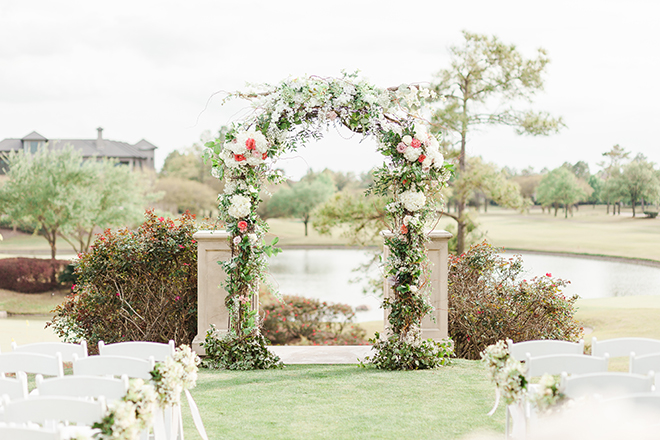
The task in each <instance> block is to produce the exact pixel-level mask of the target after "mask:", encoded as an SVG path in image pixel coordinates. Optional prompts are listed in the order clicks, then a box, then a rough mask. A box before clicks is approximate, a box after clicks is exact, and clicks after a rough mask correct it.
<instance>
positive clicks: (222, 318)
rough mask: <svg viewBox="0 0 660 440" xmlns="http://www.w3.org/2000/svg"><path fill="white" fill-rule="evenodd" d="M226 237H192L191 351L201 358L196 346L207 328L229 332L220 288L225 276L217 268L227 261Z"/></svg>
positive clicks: (198, 234) (209, 234)
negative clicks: (193, 298) (193, 325)
mask: <svg viewBox="0 0 660 440" xmlns="http://www.w3.org/2000/svg"><path fill="white" fill-rule="evenodd" d="M228 237H229V233H227V232H226V231H198V232H196V233H195V234H194V235H193V238H194V239H195V240H197V336H195V339H194V340H193V350H195V352H197V353H198V354H204V348H203V347H202V346H201V345H200V343H202V342H204V339H205V338H206V331H207V330H208V329H209V327H210V326H211V324H215V327H216V328H217V329H218V330H219V331H220V332H227V331H229V311H228V310H227V307H226V306H225V297H226V296H227V291H226V290H225V289H224V288H223V287H222V285H223V283H224V281H225V278H226V274H225V271H224V270H222V268H221V267H220V265H219V264H218V261H227V260H229V259H230V258H231V249H230V248H229V242H228Z"/></svg>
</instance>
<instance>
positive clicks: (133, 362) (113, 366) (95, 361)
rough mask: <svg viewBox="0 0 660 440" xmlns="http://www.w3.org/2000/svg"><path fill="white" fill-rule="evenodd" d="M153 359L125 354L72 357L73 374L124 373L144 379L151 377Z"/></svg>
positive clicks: (114, 374)
mask: <svg viewBox="0 0 660 440" xmlns="http://www.w3.org/2000/svg"><path fill="white" fill-rule="evenodd" d="M154 365H155V362H154V359H153V357H150V358H149V359H148V360H145V359H137V358H132V357H127V356H88V357H85V358H80V359H78V357H77V356H75V355H74V357H73V375H74V376H80V375H83V376H117V377H120V376H122V375H126V376H128V377H135V378H140V379H144V380H149V379H151V374H150V373H151V371H152V370H153V369H154Z"/></svg>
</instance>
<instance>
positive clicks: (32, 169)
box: [0, 145, 145, 259]
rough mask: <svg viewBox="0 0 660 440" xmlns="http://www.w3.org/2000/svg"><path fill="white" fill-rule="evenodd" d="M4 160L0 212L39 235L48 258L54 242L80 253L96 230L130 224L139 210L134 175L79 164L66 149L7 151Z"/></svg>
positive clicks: (140, 196) (109, 165)
mask: <svg viewBox="0 0 660 440" xmlns="http://www.w3.org/2000/svg"><path fill="white" fill-rule="evenodd" d="M5 160H6V163H7V165H8V171H7V180H6V182H5V183H4V185H2V186H1V187H0V201H1V202H2V203H1V205H0V210H1V211H3V213H4V214H6V215H7V216H8V217H9V218H11V219H12V220H13V221H15V222H17V223H19V224H20V223H23V224H28V225H30V226H32V227H34V228H35V231H38V232H40V233H41V234H43V236H44V237H45V238H46V240H47V241H48V244H49V245H50V248H51V258H52V259H55V257H56V254H57V238H58V237H65V239H66V240H67V241H68V242H69V243H70V244H71V245H72V246H73V248H74V250H76V251H77V252H84V251H86V250H87V248H88V247H89V240H90V239H91V236H92V234H93V232H94V229H95V228H97V227H101V228H105V227H110V226H118V225H120V224H121V225H123V224H125V223H126V222H132V221H133V219H134V214H135V212H136V209H137V208H138V207H139V209H140V210H142V208H143V207H144V200H145V199H144V196H143V194H142V192H141V191H140V188H139V186H140V185H139V184H138V177H139V176H138V175H137V174H136V173H133V172H131V171H130V170H129V169H128V168H124V167H116V166H115V164H114V163H113V162H109V161H100V162H96V161H83V158H82V156H81V155H80V153H79V152H77V151H76V150H74V149H73V147H71V146H65V147H64V148H63V149H58V150H53V149H50V148H49V146H48V145H45V146H44V147H42V148H41V149H39V150H38V151H37V152H36V153H34V154H30V153H24V152H22V151H20V152H12V153H10V154H8V155H6V157H5ZM140 214H141V213H140ZM140 218H141V215H140V216H139V217H138V218H137V221H139V220H140Z"/></svg>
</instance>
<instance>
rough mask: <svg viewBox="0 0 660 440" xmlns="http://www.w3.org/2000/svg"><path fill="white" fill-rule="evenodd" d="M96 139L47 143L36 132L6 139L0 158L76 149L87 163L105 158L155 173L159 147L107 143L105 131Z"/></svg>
mask: <svg viewBox="0 0 660 440" xmlns="http://www.w3.org/2000/svg"><path fill="white" fill-rule="evenodd" d="M96 130H97V132H98V135H97V137H96V139H46V138H45V137H43V136H42V135H40V134H39V133H37V132H36V131H33V132H32V133H30V134H28V135H27V136H25V137H23V138H21V139H5V140H2V141H0V155H1V154H2V153H7V152H10V151H21V150H22V151H25V152H26V153H35V152H36V151H37V150H38V149H39V148H40V147H41V146H43V145H46V143H47V144H48V147H49V148H56V149H61V148H63V147H64V146H65V145H72V146H73V147H74V148H75V149H76V150H78V151H80V153H81V154H82V156H83V159H85V160H89V159H94V158H103V157H106V158H108V159H114V160H117V161H118V162H119V163H120V164H122V165H126V166H129V167H130V168H131V169H143V170H146V169H151V170H153V169H155V166H154V151H155V150H156V148H158V147H156V146H155V145H153V144H152V143H150V142H148V141H145V140H144V139H142V140H141V141H140V142H138V143H136V144H135V145H131V144H128V143H126V142H121V141H111V140H109V139H103V129H102V128H100V127H99V128H97V129H96ZM2 165H3V162H2V159H1V158H0V174H4V173H5V172H4V166H2Z"/></svg>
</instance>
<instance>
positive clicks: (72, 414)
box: [3, 396, 106, 428]
mask: <svg viewBox="0 0 660 440" xmlns="http://www.w3.org/2000/svg"><path fill="white" fill-rule="evenodd" d="M105 411H106V406H105V401H104V400H103V398H101V399H99V400H85V399H80V398H76V397H62V396H30V397H28V398H27V399H18V400H11V401H9V402H6V403H5V406H4V416H3V420H4V422H6V423H30V422H31V423H38V424H40V425H43V426H45V427H47V428H48V427H54V426H55V425H56V424H57V423H58V422H68V423H75V424H77V425H84V426H92V425H93V424H94V423H95V422H100V421H101V419H102V418H103V416H104V415H105Z"/></svg>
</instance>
